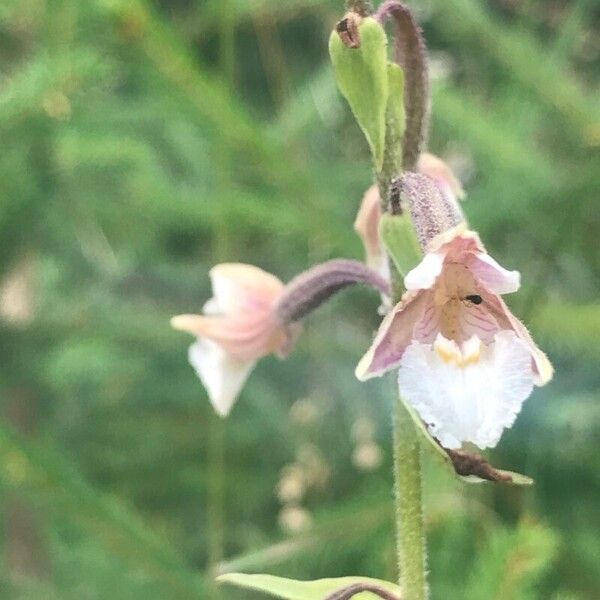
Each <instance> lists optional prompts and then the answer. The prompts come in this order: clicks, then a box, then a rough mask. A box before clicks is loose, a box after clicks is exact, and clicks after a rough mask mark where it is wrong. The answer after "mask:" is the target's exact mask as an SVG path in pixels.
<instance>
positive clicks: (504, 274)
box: [467, 252, 521, 294]
mask: <svg viewBox="0 0 600 600" xmlns="http://www.w3.org/2000/svg"><path fill="white" fill-rule="evenodd" d="M467 264H468V267H469V269H470V270H471V272H472V273H473V275H475V277H476V278H477V279H478V280H479V281H480V282H481V283H483V285H485V287H486V288H487V289H488V290H490V291H491V292H494V294H510V293H512V292H516V291H517V290H518V289H519V287H520V285H521V275H520V273H519V271H508V270H506V269H505V268H504V267H502V266H500V265H499V264H498V263H497V262H496V261H495V260H494V259H493V258H492V257H491V256H490V255H489V254H486V253H484V252H478V253H476V254H472V255H471V256H470V258H469V259H468V261H467Z"/></svg>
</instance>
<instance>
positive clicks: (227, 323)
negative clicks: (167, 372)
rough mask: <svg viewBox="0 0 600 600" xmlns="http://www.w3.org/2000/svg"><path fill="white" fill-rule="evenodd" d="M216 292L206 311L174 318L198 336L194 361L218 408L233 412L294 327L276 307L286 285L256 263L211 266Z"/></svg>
mask: <svg viewBox="0 0 600 600" xmlns="http://www.w3.org/2000/svg"><path fill="white" fill-rule="evenodd" d="M210 279H211V282H212V289H213V297H212V298H211V299H210V300H209V301H208V302H207V303H206V304H205V305H204V308H203V313H204V314H202V315H179V316H176V317H173V318H172V319H171V325H172V326H173V327H174V328H175V329H180V330H182V331H187V332H188V333H191V334H192V335H195V336H196V337H197V338H198V339H197V341H196V342H195V343H194V344H192V345H191V346H190V349H189V354H188V357H189V361H190V363H191V364H192V366H193V367H194V369H195V370H196V373H197V374H198V377H199V378H200V380H201V381H202V383H203V385H204V387H205V388H206V390H207V392H208V395H209V398H210V401H211V403H212V405H213V407H214V409H215V410H216V411H217V413H219V415H221V416H226V415H227V414H229V411H230V410H231V407H232V406H233V404H234V402H235V400H236V398H237V396H238V394H239V392H240V390H241V389H242V387H243V385H244V383H245V381H246V379H247V378H248V375H249V374H250V372H251V371H252V368H253V367H254V365H255V363H256V361H257V360H258V359H259V358H262V357H263V356H266V355H267V354H271V353H273V352H274V353H276V354H278V355H279V356H282V357H284V356H286V355H287V354H288V353H289V352H290V350H291V346H292V344H293V341H294V331H293V328H291V327H290V326H287V325H283V324H281V323H280V322H278V320H277V319H276V317H275V312H274V307H275V303H276V301H277V299H278V298H279V297H280V296H281V294H282V293H283V290H284V287H285V286H284V284H283V283H282V282H281V281H280V280H279V279H277V277H275V276H274V275H271V274H270V273H267V272H265V271H263V270H262V269H259V268H258V267H254V266H252V265H245V264H238V263H225V264H220V265H216V266H215V267H213V268H212V269H211V271H210Z"/></svg>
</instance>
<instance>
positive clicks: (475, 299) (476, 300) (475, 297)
mask: <svg viewBox="0 0 600 600" xmlns="http://www.w3.org/2000/svg"><path fill="white" fill-rule="evenodd" d="M465 300H468V301H469V302H472V303H473V304H481V303H482V302H483V298H482V297H481V296H480V295H479V294H470V295H469V296H465Z"/></svg>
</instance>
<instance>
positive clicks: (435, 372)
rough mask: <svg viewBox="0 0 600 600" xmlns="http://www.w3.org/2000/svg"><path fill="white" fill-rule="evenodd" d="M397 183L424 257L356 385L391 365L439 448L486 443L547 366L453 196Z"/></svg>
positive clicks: (504, 277) (505, 274) (413, 179)
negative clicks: (510, 306) (505, 299)
mask: <svg viewBox="0 0 600 600" xmlns="http://www.w3.org/2000/svg"><path fill="white" fill-rule="evenodd" d="M399 185H400V186H401V193H402V197H403V200H404V202H406V204H407V207H408V208H409V210H410V212H411V216H412V219H413V222H414V224H415V229H416V233H417V237H418V238H419V241H420V242H421V246H422V247H423V250H424V258H423V260H422V261H421V262H420V263H419V264H418V265H417V266H416V267H415V268H414V269H412V270H411V271H410V272H409V273H408V274H407V275H406V277H405V279H404V284H405V287H406V290H407V291H406V293H405V294H404V296H403V298H402V300H401V301H400V302H399V303H398V304H397V305H396V306H395V307H394V308H393V310H392V311H391V312H390V313H389V314H388V315H387V316H386V317H385V319H384V320H383V322H382V324H381V326H380V328H379V331H378V333H377V335H376V337H375V340H374V342H373V344H372V346H371V348H370V349H369V350H368V352H367V353H366V354H365V356H364V357H363V358H362V360H361V361H360V363H359V365H358V367H357V370H356V374H357V377H358V378H359V379H361V380H364V379H368V378H370V377H375V376H379V375H382V374H383V373H385V372H387V371H389V370H391V369H398V384H399V389H400V394H401V396H402V398H403V399H404V400H405V401H407V402H409V403H410V404H411V405H412V406H413V407H414V408H415V409H416V411H417V412H418V413H419V415H420V417H421V418H422V419H423V421H424V422H425V424H426V425H427V426H428V428H429V430H430V432H431V434H432V435H433V436H434V437H435V438H437V439H438V441H439V442H440V443H441V445H442V446H444V447H445V448H459V447H460V446H461V444H462V443H463V442H471V443H473V444H475V445H477V446H478V447H480V448H487V447H493V446H495V445H496V444H497V443H498V440H499V439H500V436H501V434H502V432H503V430H504V429H505V428H507V427H510V426H511V425H512V424H513V422H514V420H515V418H516V415H517V414H518V413H519V411H520V409H521V406H522V404H523V402H524V401H525V400H526V399H527V397H528V396H529V395H530V394H531V392H532V389H533V386H534V385H538V386H541V385H544V384H545V383H547V382H548V381H549V380H550V379H551V377H552V367H551V365H550V363H549V361H548V359H547V358H546V356H545V354H544V353H543V352H542V351H541V350H540V349H539V348H538V347H537V346H536V345H535V343H534V341H533V340H532V338H531V336H530V334H529V332H528V331H527V329H526V328H525V326H524V325H523V324H522V323H521V322H520V321H519V320H518V319H517V318H516V317H515V316H514V315H513V314H512V313H511V312H510V309H509V308H508V307H507V305H506V304H505V303H504V301H503V300H502V298H501V295H502V294H508V293H511V292H515V291H517V290H518V289H519V285H520V276H519V273H518V272H517V271H507V270H506V269H504V268H503V267H501V266H500V265H499V264H498V263H497V262H496V261H495V260H494V259H493V258H492V257H491V256H490V255H489V254H488V253H487V252H486V250H485V248H484V246H483V244H482V243H481V240H480V239H479V236H478V235H477V233H475V232H474V231H471V230H469V229H468V227H467V225H466V222H465V220H464V216H463V215H462V211H461V210H460V208H459V207H458V204H457V203H456V201H455V200H453V199H451V198H450V199H449V198H448V197H446V196H445V195H444V194H443V193H442V192H441V191H440V190H439V188H438V187H436V186H435V185H434V183H433V182H432V180H431V179H430V178H428V177H425V176H423V175H418V174H415V173H406V174H404V175H403V176H402V177H401V180H400V183H399Z"/></svg>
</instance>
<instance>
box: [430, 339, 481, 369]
mask: <svg viewBox="0 0 600 600" xmlns="http://www.w3.org/2000/svg"><path fill="white" fill-rule="evenodd" d="M434 349H435V352H436V354H437V355H438V356H439V357H440V358H441V359H442V361H443V362H445V363H446V364H453V365H455V366H456V367H458V368H459V369H464V368H465V367H468V366H469V365H476V364H477V363H479V361H480V360H481V352H480V351H479V350H477V352H472V353H470V354H467V355H466V356H463V355H462V354H461V353H460V352H457V351H456V350H454V349H448V348H447V347H445V346H443V345H441V344H435V345H434Z"/></svg>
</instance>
